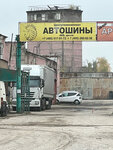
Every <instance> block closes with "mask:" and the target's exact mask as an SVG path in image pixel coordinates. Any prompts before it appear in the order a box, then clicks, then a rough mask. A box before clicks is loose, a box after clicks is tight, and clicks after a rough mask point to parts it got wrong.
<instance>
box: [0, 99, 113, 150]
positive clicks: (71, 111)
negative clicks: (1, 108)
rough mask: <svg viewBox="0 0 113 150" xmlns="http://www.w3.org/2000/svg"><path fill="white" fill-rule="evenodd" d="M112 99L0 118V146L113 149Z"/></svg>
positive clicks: (10, 149) (7, 149)
mask: <svg viewBox="0 0 113 150" xmlns="http://www.w3.org/2000/svg"><path fill="white" fill-rule="evenodd" d="M112 141H113V100H83V102H82V104H81V105H73V104H59V105H53V106H52V109H51V110H46V111H41V112H30V113H29V114H16V113H15V112H10V114H8V116H7V117H4V118H0V150H31V149H32V150H113V142H112Z"/></svg>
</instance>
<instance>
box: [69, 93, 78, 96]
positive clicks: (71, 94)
mask: <svg viewBox="0 0 113 150" xmlns="http://www.w3.org/2000/svg"><path fill="white" fill-rule="evenodd" d="M74 95H76V93H68V96H74Z"/></svg>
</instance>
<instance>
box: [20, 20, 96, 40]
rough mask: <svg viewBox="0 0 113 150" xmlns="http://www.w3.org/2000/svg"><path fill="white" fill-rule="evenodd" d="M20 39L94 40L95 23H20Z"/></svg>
mask: <svg viewBox="0 0 113 150" xmlns="http://www.w3.org/2000/svg"><path fill="white" fill-rule="evenodd" d="M20 41H21V42H26V41H96V23H94V22H70V23H60V22H59V23H58V22H57V23H20Z"/></svg>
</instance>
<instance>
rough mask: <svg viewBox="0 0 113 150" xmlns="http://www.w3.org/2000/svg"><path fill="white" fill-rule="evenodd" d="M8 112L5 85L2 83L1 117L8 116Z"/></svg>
mask: <svg viewBox="0 0 113 150" xmlns="http://www.w3.org/2000/svg"><path fill="white" fill-rule="evenodd" d="M7 111H8V106H7V101H6V90H5V83H4V82H3V81H0V115H1V116H6V115H7Z"/></svg>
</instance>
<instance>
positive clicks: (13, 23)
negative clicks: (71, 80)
mask: <svg viewBox="0 0 113 150" xmlns="http://www.w3.org/2000/svg"><path fill="white" fill-rule="evenodd" d="M71 4H72V5H77V6H80V9H81V10H83V14H82V21H113V0H10V1H8V0H1V2H0V6H1V7H0V34H3V35H6V36H8V39H7V40H10V39H11V34H12V33H13V34H14V36H16V34H18V22H26V21H27V15H26V11H27V10H29V6H42V5H45V6H46V5H58V6H61V5H71ZM97 57H105V58H106V59H107V60H108V62H109V63H110V66H111V68H112V71H113V42H83V63H84V62H86V60H88V61H92V60H95V59H96V58H97Z"/></svg>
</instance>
